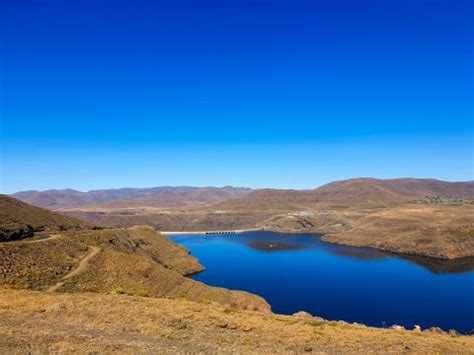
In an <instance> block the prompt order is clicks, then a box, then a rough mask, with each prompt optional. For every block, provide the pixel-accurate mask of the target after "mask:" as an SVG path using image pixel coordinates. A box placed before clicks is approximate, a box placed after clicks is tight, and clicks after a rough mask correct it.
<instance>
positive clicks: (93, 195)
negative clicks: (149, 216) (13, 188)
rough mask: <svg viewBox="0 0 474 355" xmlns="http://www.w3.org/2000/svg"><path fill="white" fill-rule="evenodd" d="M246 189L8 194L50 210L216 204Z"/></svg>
mask: <svg viewBox="0 0 474 355" xmlns="http://www.w3.org/2000/svg"><path fill="white" fill-rule="evenodd" d="M251 191H252V190H251V189H248V188H239V187H231V186H225V187H222V188H217V187H188V186H178V187H173V186H161V187H152V188H122V189H109V190H92V191H88V192H81V191H76V190H72V189H65V190H46V191H34V190H30V191H20V192H17V193H14V194H13V195H12V197H15V198H17V199H20V200H22V201H24V202H27V203H29V204H32V205H35V206H40V207H46V208H50V209H63V208H66V209H67V208H72V207H80V206H97V207H101V208H129V207H163V208H173V207H186V206H190V207H193V206H204V205H209V204H216V203H220V202H224V201H227V200H230V199H234V198H238V197H241V196H244V195H246V194H248V193H250V192H251Z"/></svg>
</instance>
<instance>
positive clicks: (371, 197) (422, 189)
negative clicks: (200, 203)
mask: <svg viewBox="0 0 474 355" xmlns="http://www.w3.org/2000/svg"><path fill="white" fill-rule="evenodd" d="M427 196H436V197H442V198H456V199H474V182H472V181H468V182H447V181H440V180H434V179H414V178H403V179H391V180H382V179H374V178H357V179H350V180H342V181H336V182H332V183H329V184H326V185H323V186H321V187H319V188H316V189H314V190H278V189H264V190H257V191H254V192H251V193H249V194H247V195H245V196H243V197H240V198H238V199H234V200H230V201H226V202H224V203H221V204H219V205H218V206H217V208H219V209H223V210H227V209H230V210H232V209H269V210H281V209H301V208H306V207H309V206H312V205H345V206H353V205H381V206H387V205H392V204H399V203H403V202H410V201H416V200H420V199H424V198H426V197H427Z"/></svg>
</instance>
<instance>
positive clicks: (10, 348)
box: [0, 289, 474, 354]
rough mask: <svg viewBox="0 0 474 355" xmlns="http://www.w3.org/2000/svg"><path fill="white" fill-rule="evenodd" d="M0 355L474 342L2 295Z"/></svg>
mask: <svg viewBox="0 0 474 355" xmlns="http://www.w3.org/2000/svg"><path fill="white" fill-rule="evenodd" d="M0 333H1V334H2V336H1V337H0V352H1V353H3V354H11V353H22V354H23V353H25V354H27V353H45V354H48V353H67V354H86V353H87V354H92V353H93V354H101V353H127V354H147V353H152V354H157V353H158V354H195V353H201V354H301V353H315V354H323V353H324V354H339V353H348V354H367V353H370V354H401V353H403V354H408V353H410V354H450V353H454V354H470V353H472V349H474V337H472V336H459V335H456V333H451V334H448V333H446V332H443V331H440V330H439V329H431V330H424V331H408V330H403V329H384V328H371V327H365V326H363V325H358V324H348V323H345V322H334V321H325V320H323V319H321V318H318V317H310V316H306V317H297V316H282V315H276V314H262V313H259V312H252V311H242V310H238V309H235V308H231V307H228V306H219V305H215V304H203V303H194V302H188V301H185V300H169V299H156V298H144V297H129V296H126V295H101V294H94V293H83V294H74V295H71V294H58V293H52V294H48V293H40V292H34V291H25V290H6V289H0Z"/></svg>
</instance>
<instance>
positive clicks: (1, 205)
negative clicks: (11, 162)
mask: <svg viewBox="0 0 474 355" xmlns="http://www.w3.org/2000/svg"><path fill="white" fill-rule="evenodd" d="M92 228H94V226H93V225H92V224H90V223H88V222H84V221H81V220H79V219H76V218H72V217H68V216H64V215H61V214H59V213H55V212H52V211H48V210H46V209H43V208H40V207H35V206H31V205H28V204H27V203H24V202H22V201H19V200H17V199H14V198H12V197H9V196H6V195H0V241H1V240H11V239H21V238H26V237H31V236H32V235H33V233H34V232H38V231H43V230H51V231H65V230H71V229H72V230H87V229H92Z"/></svg>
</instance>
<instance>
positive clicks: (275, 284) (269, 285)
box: [172, 232, 474, 332]
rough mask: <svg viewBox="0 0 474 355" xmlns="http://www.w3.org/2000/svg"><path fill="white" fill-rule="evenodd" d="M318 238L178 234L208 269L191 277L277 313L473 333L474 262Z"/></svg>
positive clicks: (181, 242) (264, 234)
mask: <svg viewBox="0 0 474 355" xmlns="http://www.w3.org/2000/svg"><path fill="white" fill-rule="evenodd" d="M320 237H321V235H318V234H280V233H272V232H248V233H242V234H236V235H189V236H173V237H172V239H173V240H175V241H176V242H178V243H180V244H182V245H184V246H185V247H187V248H188V249H190V250H191V253H192V254H193V255H194V256H196V257H197V258H198V259H199V260H200V261H201V263H202V264H203V265H204V266H205V267H206V271H204V272H203V273H201V274H198V275H196V276H195V277H194V278H195V279H197V280H199V281H202V282H205V283H207V284H209V285H213V286H221V287H227V288H231V289H240V290H246V291H249V292H252V293H256V294H259V295H261V296H263V297H264V298H265V299H266V300H267V301H268V302H269V303H270V304H271V305H272V309H273V310H274V311H275V312H277V313H285V314H290V313H294V312H297V311H299V310H305V311H308V312H310V313H312V314H315V315H318V316H322V317H324V318H327V319H343V320H346V321H356V322H361V323H365V324H369V325H373V326H382V325H391V324H400V325H404V326H406V327H410V328H411V327H413V326H414V325H415V324H418V325H420V326H422V327H424V328H426V327H430V326H439V327H441V328H444V329H451V328H454V329H457V330H459V331H461V332H468V331H469V330H471V329H473V328H474V259H473V258H469V259H461V260H456V261H446V260H437V259H431V258H423V257H417V256H410V255H395V254H391V253H385V252H383V251H379V250H376V249H372V248H354V247H348V246H341V245H336V244H330V243H325V242H322V241H321V240H320Z"/></svg>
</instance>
